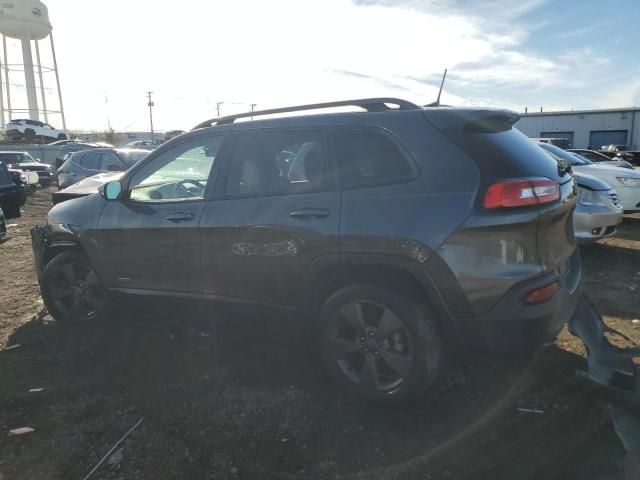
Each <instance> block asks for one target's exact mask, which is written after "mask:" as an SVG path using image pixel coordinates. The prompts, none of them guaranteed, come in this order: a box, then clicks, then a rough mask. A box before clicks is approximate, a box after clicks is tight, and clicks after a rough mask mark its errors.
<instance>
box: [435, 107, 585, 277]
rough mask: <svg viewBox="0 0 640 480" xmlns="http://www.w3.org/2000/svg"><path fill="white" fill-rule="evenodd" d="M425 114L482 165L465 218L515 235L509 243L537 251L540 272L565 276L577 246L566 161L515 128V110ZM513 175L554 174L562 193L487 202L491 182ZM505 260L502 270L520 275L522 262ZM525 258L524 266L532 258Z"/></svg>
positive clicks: (573, 189)
mask: <svg viewBox="0 0 640 480" xmlns="http://www.w3.org/2000/svg"><path fill="white" fill-rule="evenodd" d="M425 115H426V117H427V119H428V120H429V121H430V122H431V123H432V124H433V125H434V126H435V127H436V128H438V129H439V130H440V131H442V132H443V133H444V134H445V135H447V136H448V137H449V138H450V139H451V140H452V141H454V142H455V143H456V144H457V145H458V146H459V147H461V148H462V149H463V150H464V151H465V153H466V154H467V155H469V156H470V157H471V158H472V159H473V160H474V161H475V163H476V165H477V166H478V169H479V171H480V177H481V182H480V185H479V189H478V194H477V195H476V205H475V212H476V213H475V214H474V215H473V217H472V218H470V219H469V221H468V222H467V223H468V224H469V225H472V226H473V229H474V230H475V231H478V230H482V231H483V232H485V233H486V234H487V236H492V235H493V236H497V237H502V238H508V239H513V241H512V242H511V243H512V244H514V245H517V246H518V248H519V249H523V250H524V251H525V256H529V255H535V257H536V260H537V262H538V263H539V267H540V268H539V270H538V273H537V275H540V274H543V273H549V272H552V271H554V270H555V271H557V272H558V273H560V274H561V275H565V276H566V274H567V273H566V272H567V269H568V265H569V259H570V258H571V256H572V254H573V253H574V251H575V250H576V239H575V237H574V231H573V210H574V208H575V205H576V201H577V191H576V187H575V182H574V180H573V177H572V176H571V173H570V171H569V168H568V165H562V166H559V165H558V163H557V162H556V161H555V160H553V159H552V158H551V157H550V156H549V155H547V154H546V153H545V152H544V151H542V150H541V149H540V148H539V147H538V146H537V145H536V144H534V143H533V142H531V141H530V140H529V139H528V138H527V137H526V136H524V135H523V134H522V133H521V132H520V131H518V130H517V129H516V128H514V127H513V124H514V123H515V122H516V121H517V120H518V119H519V116H518V115H517V114H516V113H514V112H510V111H507V110H490V109H458V108H455V109H453V108H427V109H425ZM564 167H567V168H564ZM510 179H550V180H552V181H553V182H555V183H557V185H558V186H559V198H558V199H557V200H556V201H553V202H551V203H548V204H544V205H531V206H523V207H517V208H496V209H487V208H485V205H484V203H483V201H484V198H485V194H486V192H487V191H488V189H489V187H490V186H492V185H494V184H496V183H500V182H502V181H505V180H510ZM516 257H517V255H516ZM505 263H508V264H509V265H505V267H504V270H503V271H502V272H499V275H501V276H503V277H507V276H509V275H514V276H518V275H517V274H516V268H517V267H518V265H517V263H518V262H517V261H510V260H509V261H506V262H505ZM522 263H523V265H522V267H525V265H524V264H525V263H528V262H526V261H525V262H522ZM513 280H516V279H515V278H513Z"/></svg>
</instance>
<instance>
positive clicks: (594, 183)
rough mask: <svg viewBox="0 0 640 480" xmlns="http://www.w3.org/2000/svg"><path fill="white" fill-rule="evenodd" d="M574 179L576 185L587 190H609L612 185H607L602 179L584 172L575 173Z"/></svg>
mask: <svg viewBox="0 0 640 480" xmlns="http://www.w3.org/2000/svg"><path fill="white" fill-rule="evenodd" d="M573 176H574V177H575V179H576V183H577V184H578V187H582V188H587V189H589V190H595V191H601V190H611V189H612V188H613V187H612V186H611V185H609V184H608V183H607V182H605V181H604V180H601V179H599V178H596V177H594V176H592V175H587V174H585V173H582V172H580V173H576V172H574V175H573Z"/></svg>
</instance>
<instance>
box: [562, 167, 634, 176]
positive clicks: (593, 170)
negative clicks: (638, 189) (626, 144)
mask: <svg viewBox="0 0 640 480" xmlns="http://www.w3.org/2000/svg"><path fill="white" fill-rule="evenodd" d="M573 170H574V171H576V172H580V173H581V174H582V173H586V174H588V175H598V173H611V174H613V175H624V176H625V177H633V178H640V172H637V171H636V170H631V169H629V168H624V167H612V166H611V165H582V166H579V167H573Z"/></svg>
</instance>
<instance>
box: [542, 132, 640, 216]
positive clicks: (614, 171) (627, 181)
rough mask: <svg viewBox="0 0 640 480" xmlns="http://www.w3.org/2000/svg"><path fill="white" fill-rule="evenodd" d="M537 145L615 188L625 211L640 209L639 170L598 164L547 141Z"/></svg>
mask: <svg viewBox="0 0 640 480" xmlns="http://www.w3.org/2000/svg"><path fill="white" fill-rule="evenodd" d="M538 145H539V146H540V147H541V148H542V149H544V150H546V151H547V152H549V153H551V154H552V155H553V156H554V157H555V158H556V159H563V160H564V161H566V162H568V163H569V164H570V165H571V168H572V169H573V170H574V171H575V172H576V173H580V174H582V173H584V174H586V175H591V176H594V177H597V178H599V179H600V180H603V181H605V182H606V183H608V184H609V185H611V186H612V187H613V188H615V190H616V192H617V193H618V198H619V199H620V202H621V203H622V206H623V207H624V210H625V212H637V211H640V172H638V171H636V170H629V169H627V168H620V167H611V166H609V165H598V164H597V163H592V162H590V161H589V160H587V159H582V158H579V157H577V156H576V155H574V154H572V153H570V152H567V151H565V150H562V149H561V148H558V147H556V146H554V145H549V144H547V143H538Z"/></svg>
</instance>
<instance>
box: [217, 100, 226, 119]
mask: <svg viewBox="0 0 640 480" xmlns="http://www.w3.org/2000/svg"><path fill="white" fill-rule="evenodd" d="M222 104H224V102H216V111H217V112H218V117H220V105H222Z"/></svg>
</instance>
